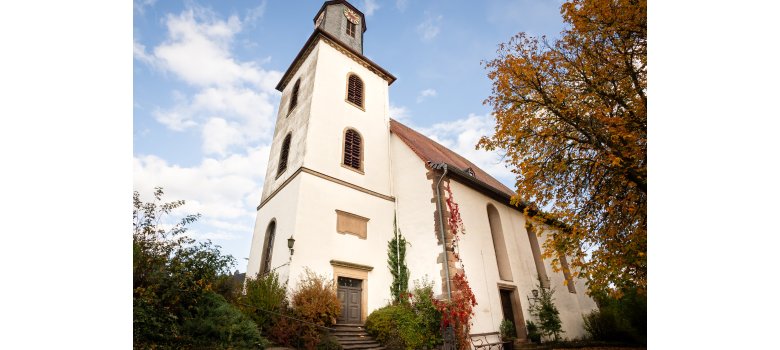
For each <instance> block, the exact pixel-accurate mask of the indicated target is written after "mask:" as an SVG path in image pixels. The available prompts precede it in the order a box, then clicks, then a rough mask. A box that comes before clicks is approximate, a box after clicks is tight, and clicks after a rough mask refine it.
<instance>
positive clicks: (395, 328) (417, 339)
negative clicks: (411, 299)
mask: <svg viewBox="0 0 780 350" xmlns="http://www.w3.org/2000/svg"><path fill="white" fill-rule="evenodd" d="M366 331H367V332H368V334H370V335H371V336H373V337H374V338H375V339H376V340H377V341H379V342H380V343H382V344H383V345H384V346H385V347H386V348H387V349H388V350H416V349H422V348H423V347H424V346H425V344H426V339H425V336H424V334H423V333H422V332H420V327H419V324H418V319H417V316H416V315H415V313H414V311H412V308H411V307H409V306H408V305H404V304H398V305H388V306H385V307H383V308H381V309H377V310H374V312H372V313H371V314H370V315H368V318H367V319H366Z"/></svg>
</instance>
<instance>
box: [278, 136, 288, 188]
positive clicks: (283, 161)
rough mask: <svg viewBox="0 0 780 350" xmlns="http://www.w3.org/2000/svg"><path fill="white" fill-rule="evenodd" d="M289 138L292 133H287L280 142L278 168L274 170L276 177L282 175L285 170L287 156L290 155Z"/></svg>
mask: <svg viewBox="0 0 780 350" xmlns="http://www.w3.org/2000/svg"><path fill="white" fill-rule="evenodd" d="M291 138H292V133H290V134H287V137H285V138H284V142H282V151H281V152H280V153H279V168H278V170H277V171H276V177H279V175H282V173H284V171H285V170H287V157H288V156H289V155H290V139H291Z"/></svg>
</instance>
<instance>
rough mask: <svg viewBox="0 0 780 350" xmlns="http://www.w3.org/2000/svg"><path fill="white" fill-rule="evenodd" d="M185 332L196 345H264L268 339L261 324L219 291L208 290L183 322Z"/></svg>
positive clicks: (257, 346) (251, 347) (238, 346)
mask: <svg viewBox="0 0 780 350" xmlns="http://www.w3.org/2000/svg"><path fill="white" fill-rule="evenodd" d="M182 333H183V335H184V336H185V337H186V338H188V339H190V340H189V342H191V344H193V345H196V346H203V347H209V348H239V349H258V348H259V349H264V348H265V347H266V346H268V345H269V344H268V341H267V340H265V339H263V338H262V337H261V336H260V332H259V331H258V329H257V325H256V324H255V323H254V322H252V320H251V319H249V317H247V316H246V315H244V314H243V313H241V311H239V310H238V309H237V308H235V307H234V306H233V305H230V304H229V303H228V302H227V301H226V300H225V298H224V297H222V296H221V295H219V294H216V293H206V295H205V296H204V298H203V299H202V300H201V303H200V304H199V305H198V306H197V307H196V308H195V310H194V311H193V312H192V317H189V318H188V319H187V320H186V321H184V324H183V325H182Z"/></svg>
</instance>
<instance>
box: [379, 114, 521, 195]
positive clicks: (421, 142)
mask: <svg viewBox="0 0 780 350" xmlns="http://www.w3.org/2000/svg"><path fill="white" fill-rule="evenodd" d="M390 132H392V133H393V134H395V135H396V136H398V137H399V138H400V139H401V140H403V141H404V143H406V145H407V146H409V148H411V149H412V151H414V153H415V154H417V156H418V157H420V159H422V160H423V161H424V162H431V163H447V164H449V165H450V166H455V167H457V168H458V169H460V170H462V171H468V170H467V169H468V168H471V170H473V171H474V177H475V178H476V179H477V180H479V181H481V182H483V183H485V184H486V185H488V186H490V187H492V188H493V189H494V190H496V191H498V192H502V193H504V194H506V195H508V196H513V195H515V192H514V191H512V190H511V189H509V188H508V187H506V186H504V185H503V184H502V183H501V182H499V181H498V180H496V179H495V178H494V177H492V176H490V175H488V173H486V172H485V171H484V170H482V169H480V168H479V167H478V166H476V165H475V164H474V163H472V162H470V161H469V160H468V159H466V158H463V157H462V156H461V155H459V154H457V153H455V152H453V151H451V150H450V149H448V148H447V147H444V146H442V145H440V144H439V143H437V142H436V141H433V140H431V139H429V138H427V137H425V136H424V135H423V134H420V133H419V132H417V131H414V130H412V129H411V128H409V127H408V126H406V125H403V124H401V123H399V122H398V121H396V120H395V119H390Z"/></svg>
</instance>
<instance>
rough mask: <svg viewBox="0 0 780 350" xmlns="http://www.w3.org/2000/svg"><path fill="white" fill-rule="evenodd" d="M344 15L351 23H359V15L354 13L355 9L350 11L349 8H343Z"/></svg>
mask: <svg viewBox="0 0 780 350" xmlns="http://www.w3.org/2000/svg"><path fill="white" fill-rule="evenodd" d="M344 17H347V20H348V21H350V22H351V23H352V24H359V23H360V15H358V14H357V13H355V11H352V10H350V9H348V8H347V9H344Z"/></svg>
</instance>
